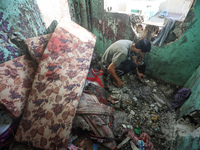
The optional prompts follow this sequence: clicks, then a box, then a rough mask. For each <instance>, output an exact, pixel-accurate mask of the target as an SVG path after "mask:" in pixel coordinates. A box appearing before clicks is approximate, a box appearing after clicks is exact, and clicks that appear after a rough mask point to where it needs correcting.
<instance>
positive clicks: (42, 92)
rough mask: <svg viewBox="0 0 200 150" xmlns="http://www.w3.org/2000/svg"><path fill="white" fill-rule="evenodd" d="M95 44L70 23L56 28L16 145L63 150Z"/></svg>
mask: <svg viewBox="0 0 200 150" xmlns="http://www.w3.org/2000/svg"><path fill="white" fill-rule="evenodd" d="M95 41H96V39H95V36H94V35H93V34H91V33H89V32H88V31H87V30H85V29H84V28H82V27H81V26H79V25H78V24H76V23H74V22H72V21H64V20H62V21H61V22H60V23H59V24H58V26H57V27H56V29H55V31H54V33H53V34H52V36H51V38H50V40H49V42H48V44H47V47H46V48H45V51H44V53H43V55H42V58H41V61H40V63H39V66H38V69H37V72H36V75H35V79H34V82H33V85H32V90H31V93H30V95H29V98H28V100H27V107H26V110H25V112H24V114H23V117H22V120H21V122H20V125H19V128H18V130H17V132H16V136H15V139H16V141H18V142H29V144H32V145H33V146H34V147H38V148H43V149H62V148H65V149H67V144H68V140H69V135H70V133H71V129H72V121H73V119H74V116H75V113H76V109H77V105H78V103H79V100H80V96H81V94H82V90H83V87H84V83H85V80H86V77H87V74H88V70H89V66H90V62H91V58H92V54H93V49H94V45H95ZM86 58H87V59H86Z"/></svg>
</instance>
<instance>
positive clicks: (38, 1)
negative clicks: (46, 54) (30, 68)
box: [0, 0, 70, 63]
mask: <svg viewBox="0 0 200 150" xmlns="http://www.w3.org/2000/svg"><path fill="white" fill-rule="evenodd" d="M47 3H49V7H51V8H50V9H47V7H46V5H47ZM52 10H53V11H52ZM62 16H65V17H67V18H70V15H69V9H68V1H66V0H57V1H55V0H48V1H47V0H0V63H3V62H5V61H8V60H11V59H13V58H16V57H18V56H21V55H23V54H25V53H26V52H27V49H26V46H25V44H24V42H23V40H24V39H27V38H31V37H35V36H39V35H44V34H47V33H52V32H53V31H54V29H55V27H56V25H57V22H58V21H59V20H60V19H61V17H62Z"/></svg>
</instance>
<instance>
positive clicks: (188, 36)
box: [69, 0, 200, 85]
mask: <svg viewBox="0 0 200 150" xmlns="http://www.w3.org/2000/svg"><path fill="white" fill-rule="evenodd" d="M88 1H89V0H85V1H84V3H86V4H87V3H88ZM69 2H71V3H70V8H73V7H71V6H72V5H73V4H74V1H72V0H70V1H69ZM75 5H76V6H79V7H75V8H76V10H75V12H81V15H78V14H77V13H76V15H74V17H73V18H72V19H73V20H74V21H77V22H78V23H79V24H80V25H82V26H83V27H86V28H87V29H89V30H90V31H91V32H93V33H94V34H95V35H96V36H97V41H96V45H95V50H96V51H97V52H98V53H99V54H100V55H102V54H103V53H104V51H105V50H106V49H107V48H108V47H109V46H110V45H111V44H112V43H113V42H114V41H116V40H119V39H129V40H133V41H136V39H137V37H136V36H135V34H134V32H133V31H132V29H131V25H130V20H129V16H128V15H126V14H121V13H111V12H106V11H104V1H103V0H90V1H89V4H88V5H89V6H87V7H89V8H88V9H89V10H87V9H85V10H86V11H81V10H84V6H86V5H84V4H83V1H81V0H77V1H76V3H75ZM199 5H200V2H199V1H197V3H196V4H195V9H194V13H195V19H194V20H193V21H192V22H191V23H190V24H189V25H188V27H187V30H186V32H185V34H184V35H183V36H182V37H181V38H180V39H179V40H177V41H175V42H172V43H170V44H169V45H167V46H162V47H156V46H152V51H151V53H150V54H149V55H148V57H146V59H145V61H146V62H147V72H146V73H147V74H148V75H152V76H155V77H158V78H160V79H163V80H165V81H169V82H171V83H174V84H177V85H184V84H185V83H186V81H187V80H188V79H189V78H190V76H191V75H192V73H193V72H194V71H195V70H196V68H197V67H198V66H199V64H200V61H199V60H200V51H198V49H199V47H200V43H199V40H200V39H199V34H200V30H199V27H200V23H199V22H200V19H199V16H200V13H199V12H200V10H199V9H200V6H199ZM72 16H73V15H72ZM81 16H83V17H81ZM88 20H89V21H90V23H88ZM87 23H88V24H90V25H91V26H90V27H88V24H87Z"/></svg>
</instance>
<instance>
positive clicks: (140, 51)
mask: <svg viewBox="0 0 200 150" xmlns="http://www.w3.org/2000/svg"><path fill="white" fill-rule="evenodd" d="M150 50H151V43H150V42H149V41H148V40H146V39H142V40H140V41H138V42H136V43H133V42H132V41H130V40H119V41H116V42H115V43H113V44H112V45H111V46H110V47H108V49H107V50H106V51H105V53H104V54H103V56H102V60H101V61H102V65H103V67H104V68H107V70H108V72H109V73H110V74H111V77H112V80H113V84H114V85H115V86H118V87H122V86H123V82H122V81H121V79H120V78H119V77H118V74H119V73H120V72H121V74H126V73H128V72H130V71H131V70H136V73H137V75H138V76H139V79H140V80H141V78H142V77H143V74H142V73H140V72H139V70H138V66H139V65H140V63H141V59H139V58H141V57H143V56H144V55H145V54H146V53H147V52H150ZM135 56H139V57H137V59H136V58H135ZM129 58H130V59H131V60H129ZM117 73H118V74H117Z"/></svg>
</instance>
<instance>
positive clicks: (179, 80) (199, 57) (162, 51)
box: [147, 1, 200, 86]
mask: <svg viewBox="0 0 200 150" xmlns="http://www.w3.org/2000/svg"><path fill="white" fill-rule="evenodd" d="M192 9H193V12H194V14H195V18H194V19H193V21H192V22H191V23H189V24H188V25H187V28H186V32H185V33H184V34H183V35H182V37H181V38H180V39H178V40H176V41H175V42H171V43H170V44H167V45H165V46H161V47H152V52H151V53H150V54H149V57H148V59H147V62H148V66H147V69H148V72H147V73H148V74H149V75H152V76H154V77H158V78H161V79H163V80H165V81H169V82H172V83H175V84H177V85H181V86H183V85H184V84H185V83H186V82H187V80H188V79H189V78H190V76H191V75H192V74H193V72H194V71H195V70H196V69H197V67H198V66H199V64H200V50H199V47H200V43H199V40H200V37H199V35H200V30H199V28H200V19H199V17H200V13H199V12H200V1H196V3H195V5H194V8H192Z"/></svg>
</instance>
